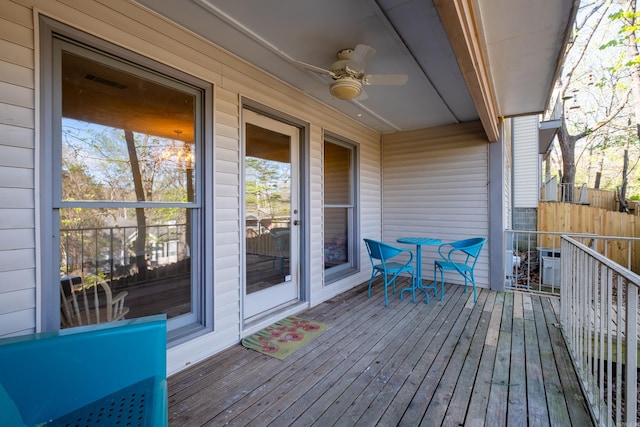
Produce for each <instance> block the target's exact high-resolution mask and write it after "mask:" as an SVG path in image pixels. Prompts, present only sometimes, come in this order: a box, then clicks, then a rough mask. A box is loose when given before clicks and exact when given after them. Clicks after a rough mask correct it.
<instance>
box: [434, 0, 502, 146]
mask: <svg viewBox="0 0 640 427" xmlns="http://www.w3.org/2000/svg"><path fill="white" fill-rule="evenodd" d="M434 3H435V5H436V8H437V10H438V14H439V15H440V20H441V21H442V24H443V26H444V29H445V31H446V33H447V36H448V37H449V42H450V43H451V47H452V49H453V52H454V54H455V56H456V59H457V61H458V66H459V67H460V71H461V72H462V76H463V77H464V80H465V82H466V84H467V88H468V89H469V93H470V94H471V98H472V99H473V102H474V104H475V106H476V109H477V110H478V114H479V116H480V121H481V122H482V126H483V127H484V130H485V132H486V133H487V138H488V139H489V141H491V142H494V141H497V140H498V138H499V136H500V133H499V130H498V123H499V115H498V112H497V107H496V97H495V91H494V88H493V82H492V80H491V75H490V74H489V68H488V65H487V59H486V57H485V56H486V54H485V50H484V49H483V44H482V40H481V39H480V37H479V36H478V31H477V28H476V25H477V22H476V21H477V17H476V16H475V13H474V10H473V6H472V4H471V3H472V1H471V0H435V2H434Z"/></svg>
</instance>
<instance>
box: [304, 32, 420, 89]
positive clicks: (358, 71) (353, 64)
mask: <svg viewBox="0 0 640 427" xmlns="http://www.w3.org/2000/svg"><path fill="white" fill-rule="evenodd" d="M375 54H376V50H375V49H374V48H372V47H371V46H367V45H365V44H359V45H357V46H356V47H355V49H351V48H348V49H342V50H340V51H338V53H337V54H336V55H337V57H338V60H337V61H335V62H334V63H333V64H331V66H330V67H329V69H328V70H326V69H324V68H321V67H316V66H315V65H311V64H307V63H304V62H300V61H296V64H298V65H300V66H301V67H304V68H306V69H308V70H311V71H313V72H315V73H319V74H322V75H327V76H330V77H331V78H332V79H333V82H331V84H330V85H329V90H330V91H331V94H332V95H333V96H335V97H336V98H338V99H342V100H345V101H348V100H351V99H354V98H357V97H358V96H360V95H361V94H362V93H363V91H362V85H396V86H399V85H403V84H405V83H406V82H407V79H408V77H407V75H406V74H369V75H367V74H365V73H364V68H365V66H366V65H367V63H368V62H369V61H371V58H373V56H374V55H375Z"/></svg>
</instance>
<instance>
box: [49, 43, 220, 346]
mask: <svg viewBox="0 0 640 427" xmlns="http://www.w3.org/2000/svg"><path fill="white" fill-rule="evenodd" d="M51 34H52V35H51V37H52V46H53V53H52V57H51V67H52V73H51V75H52V78H51V79H52V80H51V82H50V83H51V84H50V86H51V109H52V112H53V114H52V119H51V124H52V125H51V127H52V129H53V134H52V140H51V141H52V144H51V147H50V148H47V149H45V150H44V151H45V154H44V155H45V156H46V152H47V150H50V151H48V152H49V153H50V154H51V157H50V159H45V160H44V161H49V162H52V164H51V167H50V168H47V169H49V170H50V171H51V175H52V176H51V184H52V188H53V191H52V195H51V196H50V199H48V200H49V203H50V206H51V209H52V210H51V211H50V212H52V215H50V216H49V218H53V223H52V232H53V235H54V236H57V241H56V242H55V243H54V248H53V251H54V252H57V256H56V257H55V259H58V260H59V263H57V265H56V263H55V261H54V264H53V265H52V267H51V268H52V269H56V270H58V269H59V274H60V285H61V286H60V291H59V293H60V298H61V299H63V300H66V299H68V298H71V296H72V294H74V292H76V291H78V290H82V289H83V288H84V289H85V290H86V289H87V288H90V287H93V286H96V285H95V284H96V281H97V280H100V279H101V280H103V281H105V282H106V283H107V285H108V287H109V288H110V289H111V292H112V295H113V296H115V295H117V294H119V293H121V292H126V293H127V295H126V296H125V300H124V305H125V306H126V307H127V308H128V310H129V311H128V314H127V318H135V317H142V316H147V315H152V314H166V316H167V318H168V329H169V330H170V331H178V330H180V331H181V333H186V331H187V330H192V328H193V327H194V326H195V327H198V328H200V329H201V328H202V326H204V325H206V324H207V323H208V320H207V319H210V318H211V317H210V316H207V315H206V314H205V312H206V308H205V307H206V305H205V302H206V301H205V294H206V292H205V289H204V287H203V286H202V282H203V274H202V271H200V270H199V266H201V265H202V262H201V261H200V260H199V258H200V257H201V255H202V253H203V252H204V251H203V249H202V240H203V239H202V238H201V236H202V232H203V220H202V217H203V212H202V211H203V209H202V207H203V198H202V196H201V195H202V193H203V192H202V189H201V186H202V170H203V164H204V162H203V145H204V144H203V127H204V126H203V117H204V111H203V110H204V108H205V102H204V100H205V99H206V98H207V96H209V94H208V90H209V89H208V88H207V85H206V84H205V83H204V82H200V81H198V80H196V79H193V78H191V77H190V76H185V75H182V73H179V72H177V71H175V70H169V69H168V68H167V67H164V66H162V67H161V68H162V72H159V71H158V70H157V69H155V68H153V63H152V62H151V61H149V60H145V59H144V58H135V57H134V59H139V60H140V62H141V63H145V64H148V65H150V66H149V67H144V66H141V65H138V62H137V61H135V62H134V61H132V60H131V57H132V56H133V54H132V53H130V52H128V53H127V56H128V58H127V59H123V58H121V57H119V56H117V55H116V54H117V53H118V52H121V51H122V50H118V49H117V48H115V47H111V46H110V45H108V44H106V43H105V42H102V43H101V46H100V48H101V49H105V47H106V49H105V50H98V49H97V48H94V47H93V46H91V47H90V46H88V45H84V44H81V43H79V42H76V41H73V40H71V39H68V38H66V37H62V36H57V35H54V34H53V32H52V33H51ZM87 37H88V36H87ZM109 48H112V49H113V51H110V50H109ZM114 52H115V53H114ZM45 204H46V203H45ZM56 274H57V273H56ZM63 283H64V284H65V285H64V286H62V284H63ZM49 295H51V297H52V298H53V299H54V301H55V302H52V304H54V305H56V306H58V305H60V303H62V302H64V301H59V299H57V298H55V296H54V295H55V292H52V293H51V294H49ZM58 312H60V310H56V309H52V310H51V311H50V312H49V313H50V317H52V318H56V317H57V316H58V314H57V313H58ZM71 326H77V323H74V322H71V321H70V319H69V318H68V316H67V315H66V313H65V310H61V312H60V314H59V324H58V327H60V328H65V327H71ZM49 329H55V325H53V326H50V327H49ZM175 335H176V336H177V335H178V333H175ZM170 337H171V335H170Z"/></svg>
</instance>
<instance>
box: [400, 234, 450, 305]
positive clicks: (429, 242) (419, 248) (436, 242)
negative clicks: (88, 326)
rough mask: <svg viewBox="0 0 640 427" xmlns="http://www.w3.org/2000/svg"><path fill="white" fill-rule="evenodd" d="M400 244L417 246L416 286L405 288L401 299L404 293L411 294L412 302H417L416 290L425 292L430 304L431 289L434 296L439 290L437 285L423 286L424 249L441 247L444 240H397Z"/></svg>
mask: <svg viewBox="0 0 640 427" xmlns="http://www.w3.org/2000/svg"><path fill="white" fill-rule="evenodd" d="M396 242H398V243H404V244H406V245H415V246H416V280H415V282H414V283H415V284H413V285H412V286H410V287H408V288H404V289H403V290H402V291H400V299H402V294H403V293H404V291H410V292H411V301H413V302H416V289H417V290H420V291H422V292H424V294H425V302H426V303H427V304H429V293H428V291H429V289H433V296H438V290H437V289H436V285H435V283H434V284H433V285H432V286H423V285H422V247H423V246H431V245H441V244H442V240H440V239H434V238H432V237H400V238H399V239H397V240H396Z"/></svg>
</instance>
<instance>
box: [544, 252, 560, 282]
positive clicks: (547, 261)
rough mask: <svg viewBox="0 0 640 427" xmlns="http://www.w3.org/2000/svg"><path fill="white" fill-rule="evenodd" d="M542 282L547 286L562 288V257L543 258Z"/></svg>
mask: <svg viewBox="0 0 640 427" xmlns="http://www.w3.org/2000/svg"><path fill="white" fill-rule="evenodd" d="M540 282H542V284H543V285H546V286H560V257H551V256H543V257H541V259H540Z"/></svg>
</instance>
